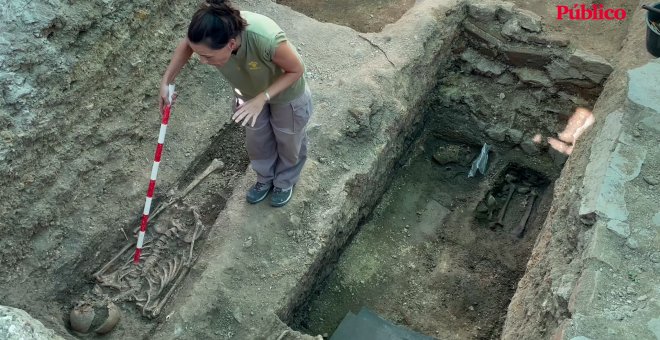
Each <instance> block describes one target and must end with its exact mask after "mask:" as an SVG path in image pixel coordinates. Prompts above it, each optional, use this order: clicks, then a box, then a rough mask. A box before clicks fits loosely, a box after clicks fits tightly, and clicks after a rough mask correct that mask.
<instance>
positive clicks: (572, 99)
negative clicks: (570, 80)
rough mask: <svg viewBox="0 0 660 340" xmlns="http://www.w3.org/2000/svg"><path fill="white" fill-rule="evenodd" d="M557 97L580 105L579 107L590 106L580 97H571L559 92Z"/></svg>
mask: <svg viewBox="0 0 660 340" xmlns="http://www.w3.org/2000/svg"><path fill="white" fill-rule="evenodd" d="M557 95H558V96H559V98H561V99H564V100H568V101H571V102H572V103H573V104H575V105H578V106H588V105H589V102H587V101H586V100H585V99H583V98H580V97H578V96H573V95H570V94H568V93H566V92H564V91H560V92H557Z"/></svg>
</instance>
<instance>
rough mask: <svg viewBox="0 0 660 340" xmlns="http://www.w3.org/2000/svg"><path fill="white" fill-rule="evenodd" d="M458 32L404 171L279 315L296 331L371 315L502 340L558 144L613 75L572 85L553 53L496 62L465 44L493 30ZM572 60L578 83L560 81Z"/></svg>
mask: <svg viewBox="0 0 660 340" xmlns="http://www.w3.org/2000/svg"><path fill="white" fill-rule="evenodd" d="M463 28H464V30H463V32H462V33H461V35H460V36H459V38H457V39H456V41H455V42H454V43H453V50H452V57H451V60H450V61H447V62H446V64H444V65H443V67H444V68H443V70H442V72H440V74H442V78H441V79H439V80H438V84H437V86H436V87H435V88H433V89H430V90H429V92H428V94H427V96H426V97H427V98H426V99H425V100H426V101H427V102H428V104H427V107H425V108H424V109H422V110H421V111H420V112H419V114H420V115H422V118H421V124H419V125H418V126H419V127H418V128H417V129H413V131H414V132H413V133H412V134H413V136H403V137H402V138H414V139H415V141H414V142H413V143H411V145H410V147H409V148H408V149H407V150H403V152H402V155H401V156H400V161H399V162H398V163H397V164H399V165H401V164H403V166H401V167H398V168H397V169H392V171H391V175H390V177H389V178H388V179H386V181H385V183H382V184H381V185H384V186H386V190H385V193H384V195H383V196H382V197H381V198H380V200H379V201H378V203H377V204H376V206H375V207H374V208H373V210H372V211H371V212H370V213H369V214H368V216H367V218H366V219H365V220H363V221H361V222H360V223H359V225H358V226H357V228H356V231H355V234H353V235H352V236H351V237H350V238H349V240H348V241H347V243H346V244H345V245H344V246H343V247H341V248H340V249H339V250H338V253H337V254H336V255H335V256H334V257H332V256H330V258H331V260H329V262H330V263H328V264H327V266H326V267H327V268H331V269H324V270H321V274H319V276H318V277H317V278H316V279H317V281H316V284H315V288H314V289H313V290H312V291H311V293H310V294H308V296H307V298H306V299H304V301H303V302H302V303H300V304H298V305H297V306H296V307H295V308H294V310H293V312H292V313H283V315H292V317H291V320H287V321H288V323H289V325H291V327H292V328H294V329H296V330H299V331H301V332H304V333H307V334H322V335H323V336H324V337H325V338H329V337H330V336H331V335H332V334H333V332H335V330H336V329H337V327H338V325H339V324H340V322H341V321H342V319H343V318H344V317H345V315H346V314H347V313H353V314H358V313H359V312H360V310H361V308H363V307H367V308H369V309H370V310H372V311H374V312H376V313H377V314H379V315H380V316H382V317H383V318H385V319H387V320H390V321H391V322H393V323H395V324H398V325H402V326H404V327H407V328H410V329H412V330H414V331H417V332H419V333H422V334H425V335H429V336H432V337H437V338H441V339H494V338H499V337H500V334H501V328H502V326H503V324H504V319H505V316H506V312H507V307H508V305H509V302H510V299H511V297H512V296H513V294H514V292H515V289H516V287H517V282H518V280H519V279H520V278H521V277H522V275H523V274H524V271H525V265H526V263H527V260H528V258H529V255H530V253H531V250H532V248H533V246H534V244H535V241H536V238H537V235H538V233H539V231H540V229H541V227H542V225H543V223H544V221H545V218H546V215H547V213H548V211H549V209H550V206H551V203H552V197H553V183H554V181H555V180H556V179H557V178H558V176H559V175H560V172H561V168H562V167H563V163H564V162H565V160H566V158H567V154H569V153H570V151H568V150H570V148H571V147H572V144H573V143H574V142H575V141H574V140H573V141H568V142H566V141H561V140H560V139H558V138H557V137H558V136H559V137H561V136H565V135H566V134H567V133H568V134H569V135H572V136H573V135H574V134H573V133H574V132H575V131H574V130H571V129H575V126H576V125H577V126H581V127H585V128H586V127H588V123H585V122H584V119H582V118H584V117H582V118H580V115H583V116H584V115H588V114H590V108H591V106H592V105H593V103H594V102H595V100H596V98H597V97H598V95H599V94H600V91H601V90H602V84H603V83H604V81H605V79H606V78H607V76H608V75H609V72H611V68H610V69H609V71H608V70H607V68H606V67H603V69H605V71H604V73H606V74H603V75H602V77H601V76H600V75H596V76H593V74H590V75H591V76H593V77H590V78H591V79H592V80H593V78H595V79H596V80H593V81H592V82H589V80H585V77H584V76H582V74H589V69H590V68H591V66H593V65H591V66H585V65H586V63H582V64H581V66H582V67H583V68H580V65H579V62H576V61H575V59H574V56H575V54H576V52H575V51H573V50H569V49H568V48H567V47H566V46H565V45H563V43H562V42H559V43H558V44H557V45H555V43H554V42H550V43H548V41H546V40H544V36H540V38H539V40H540V41H543V43H542V44H528V43H523V42H520V41H515V40H514V41H509V44H508V45H504V46H500V49H501V50H502V51H500V53H497V52H495V53H494V54H493V50H491V49H487V48H486V41H484V39H481V40H480V38H479V37H477V36H475V32H477V34H478V35H482V37H483V35H484V34H488V33H484V32H486V31H487V30H488V29H492V27H487V28H482V27H481V28H480V27H477V26H475V24H474V23H472V22H470V21H469V19H466V21H465V22H464V24H463ZM546 43H547V44H546ZM579 53H582V52H579ZM595 59H597V58H595ZM569 60H570V64H571V66H568V67H570V68H571V70H570V72H577V73H574V74H576V75H575V78H580V79H573V78H570V76H569V77H568V78H566V77H563V76H562V75H559V76H558V75H557V73H558V72H560V70H564V69H565V68H566V66H567V65H568V61H569ZM553 65H554V66H553ZM422 127H423V128H422ZM422 129H423V130H422ZM551 139H553V140H554V141H556V142H557V143H556V144H553V142H549V141H550V140H551ZM561 139H564V140H565V139H566V138H561ZM484 143H488V144H489V145H490V146H491V147H492V149H491V152H490V153H489V161H488V167H487V171H486V174H485V176H480V175H478V176H477V177H476V178H468V177H467V174H468V172H469V170H470V167H471V163H472V161H473V160H474V159H475V158H476V157H477V156H478V154H479V152H480V149H481V147H482V145H483V144H484ZM406 156H407V157H406ZM521 228H522V229H521Z"/></svg>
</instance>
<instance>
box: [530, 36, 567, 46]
mask: <svg viewBox="0 0 660 340" xmlns="http://www.w3.org/2000/svg"><path fill="white" fill-rule="evenodd" d="M528 40H529V42H533V43H536V44H541V45H545V46H548V47H550V46H554V47H566V46H568V44H569V43H570V40H569V39H568V38H567V37H566V36H564V35H562V34H559V33H544V34H530V35H529V37H528Z"/></svg>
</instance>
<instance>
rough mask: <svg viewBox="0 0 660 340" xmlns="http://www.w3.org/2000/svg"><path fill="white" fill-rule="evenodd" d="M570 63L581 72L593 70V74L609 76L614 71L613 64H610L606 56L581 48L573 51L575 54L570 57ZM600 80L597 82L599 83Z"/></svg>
mask: <svg viewBox="0 0 660 340" xmlns="http://www.w3.org/2000/svg"><path fill="white" fill-rule="evenodd" d="M568 63H569V64H570V65H571V66H573V67H575V68H577V69H578V70H580V71H581V72H583V73H584V72H585V71H587V72H591V74H592V76H594V75H600V76H605V77H606V76H609V75H610V73H612V70H613V69H612V65H610V63H609V62H607V60H605V58H603V57H601V56H599V55H596V54H593V53H588V52H585V51H583V50H580V49H576V50H575V51H573V54H571V55H570V57H569V58H568ZM599 82H600V81H598V82H596V83H599Z"/></svg>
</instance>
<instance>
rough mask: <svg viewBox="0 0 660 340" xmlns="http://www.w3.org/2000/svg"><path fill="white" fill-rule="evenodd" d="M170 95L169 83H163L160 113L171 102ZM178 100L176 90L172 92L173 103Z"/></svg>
mask: <svg viewBox="0 0 660 340" xmlns="http://www.w3.org/2000/svg"><path fill="white" fill-rule="evenodd" d="M169 95H170V90H169V87H168V84H161V85H160V95H159V96H158V97H159V99H158V106H159V108H160V114H161V115H162V114H163V113H164V110H165V106H167V105H168V104H170V101H169V99H168V97H169ZM175 101H176V92H174V93H173V94H172V103H171V104H172V105H174V102H175Z"/></svg>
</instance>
